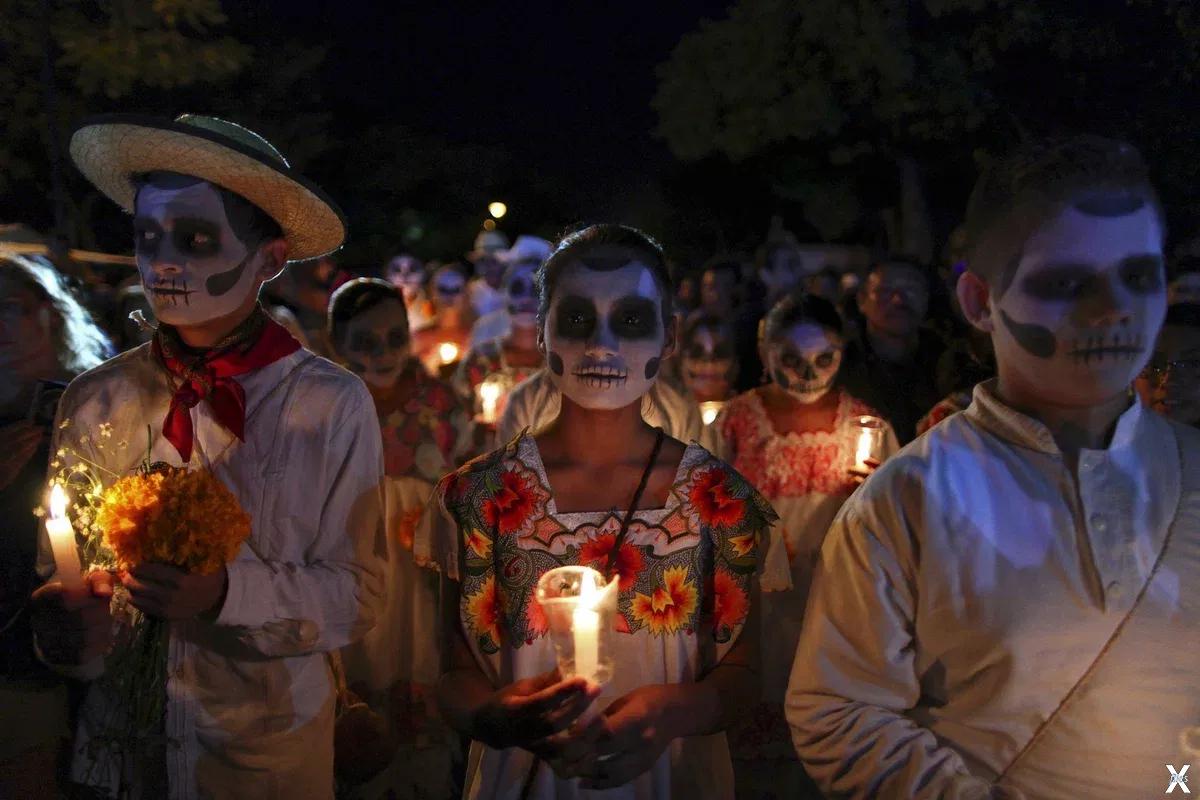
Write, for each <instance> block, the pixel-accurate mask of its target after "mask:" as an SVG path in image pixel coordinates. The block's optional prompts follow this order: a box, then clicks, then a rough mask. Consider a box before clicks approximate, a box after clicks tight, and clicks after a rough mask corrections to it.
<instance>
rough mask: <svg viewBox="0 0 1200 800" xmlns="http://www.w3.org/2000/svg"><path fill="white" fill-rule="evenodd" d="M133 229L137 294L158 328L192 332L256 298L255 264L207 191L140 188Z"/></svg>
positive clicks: (207, 187) (205, 186)
mask: <svg viewBox="0 0 1200 800" xmlns="http://www.w3.org/2000/svg"><path fill="white" fill-rule="evenodd" d="M133 228H134V250H135V252H136V254H137V265H138V272H139V273H140V274H141V278H142V287H143V288H144V289H145V291H146V298H147V299H148V300H149V301H150V306H151V308H153V309H154V316H155V317H157V318H158V319H159V320H160V321H162V322H165V323H166V324H168V325H176V326H180V325H182V326H188V325H200V324H203V323H206V322H211V321H212V320H215V319H219V318H221V317H225V316H228V315H230V314H232V313H233V312H235V311H236V310H237V309H239V308H241V307H242V306H243V304H245V303H246V300H247V298H248V297H249V296H250V295H251V294H253V295H255V296H257V294H258V288H259V286H261V285H262V282H263V280H262V277H261V276H260V275H259V274H258V272H259V270H258V269H257V268H256V264H254V263H252V262H254V261H255V259H254V258H253V256H252V254H251V253H250V252H249V251H248V250H247V249H246V246H245V245H244V244H242V242H241V240H239V239H238V238H237V235H236V234H235V233H234V232H233V229H232V228H231V227H230V225H229V219H228V218H227V217H226V215H225V206H224V204H223V203H222V202H221V196H220V195H219V194H218V193H217V190H216V189H214V188H213V186H212V185H211V184H209V183H206V182H203V181H201V182H199V183H194V184H191V185H189V186H184V187H182V188H178V189H166V188H160V187H157V186H152V185H145V186H143V187H142V188H141V189H140V190H139V191H138V195H137V208H136V216H135V217H134V220H133Z"/></svg>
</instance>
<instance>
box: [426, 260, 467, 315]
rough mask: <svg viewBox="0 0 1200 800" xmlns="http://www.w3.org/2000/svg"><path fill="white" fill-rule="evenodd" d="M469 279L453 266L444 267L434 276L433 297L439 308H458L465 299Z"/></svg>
mask: <svg viewBox="0 0 1200 800" xmlns="http://www.w3.org/2000/svg"><path fill="white" fill-rule="evenodd" d="M466 288H467V279H466V278H464V277H463V274H462V273H461V272H459V271H458V270H456V269H454V268H453V267H442V268H441V269H439V270H438V271H437V272H436V273H435V274H434V276H433V299H434V302H435V303H437V306H438V308H440V309H445V308H457V307H459V306H461V305H462V303H463V301H464V299H465V296H466V295H465V293H464V290H465V289H466Z"/></svg>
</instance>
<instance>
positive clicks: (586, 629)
mask: <svg viewBox="0 0 1200 800" xmlns="http://www.w3.org/2000/svg"><path fill="white" fill-rule="evenodd" d="M617 584H618V580H617V579H616V578H613V579H612V580H611V581H605V579H604V576H603V575H601V574H600V573H599V572H597V571H596V570H594V569H592V568H591V567H557V568H556V569H552V570H549V571H548V572H546V573H545V574H544V575H542V577H541V579H540V580H539V581H538V584H537V593H536V597H537V602H538V603H540V604H541V606H542V610H543V611H544V612H545V614H546V622H547V625H548V626H549V629H550V638H551V641H553V642H554V653H555V656H556V657H557V659H558V670H559V672H560V673H561V674H562V677H563V679H567V678H573V677H576V676H578V677H581V678H586V679H587V680H588V681H590V682H592V683H595V684H599V685H600V686H604V685H605V684H606V683H608V681H609V680H610V679H611V678H612V674H613V655H612V650H613V648H612V636H613V615H614V614H616V611H617Z"/></svg>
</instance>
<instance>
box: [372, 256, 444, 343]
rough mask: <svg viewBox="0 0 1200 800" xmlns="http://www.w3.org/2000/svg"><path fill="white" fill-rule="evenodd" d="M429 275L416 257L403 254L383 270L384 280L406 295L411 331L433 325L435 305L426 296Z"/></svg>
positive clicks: (405, 302)
mask: <svg viewBox="0 0 1200 800" xmlns="http://www.w3.org/2000/svg"><path fill="white" fill-rule="evenodd" d="M427 278H428V275H427V274H426V272H425V265H424V264H423V263H421V260H420V259H419V258H417V257H416V256H411V255H408V254H407V253H401V254H400V255H398V256H395V257H394V258H393V259H392V260H391V261H389V262H388V263H387V265H386V266H384V268H383V279H384V280H386V281H387V282H388V283H390V284H392V285H393V286H395V287H396V288H397V289H399V290H400V291H401V292H403V293H404V307H405V309H406V310H407V311H408V326H409V329H410V330H413V331H419V330H422V329H424V328H427V327H429V326H430V325H432V324H433V319H434V312H433V303H432V302H431V301H430V300H429V298H428V297H427V296H426V294H425V281H426V279H427Z"/></svg>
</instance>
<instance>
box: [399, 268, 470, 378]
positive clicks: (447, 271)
mask: <svg viewBox="0 0 1200 800" xmlns="http://www.w3.org/2000/svg"><path fill="white" fill-rule="evenodd" d="M431 272H432V273H433V274H432V275H431V276H430V277H429V281H428V285H427V287H426V292H427V293H428V295H429V298H430V300H431V301H432V303H433V315H434V316H433V323H432V324H430V325H428V326H427V327H425V328H422V329H421V330H418V331H414V332H413V350H414V352H415V353H416V355H417V358H418V359H420V361H421V363H422V364H424V365H425V369H427V370H428V371H429V374H430V375H434V376H436V377H441V378H447V379H448V378H450V377H451V376H453V375H454V370H455V369H456V368H457V366H458V362H459V360H460V359H461V358H462V357H463V355H465V354H466V352H467V345H468V343H469V341H470V338H471V324H472V322H473V321H474V320H473V317H472V314H471V309H470V304H469V303H468V302H467V273H466V269H465V266H464V265H463V264H461V263H459V262H457V261H455V262H451V263H449V264H443V265H441V266H438V267H436V268H432V267H431Z"/></svg>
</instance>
